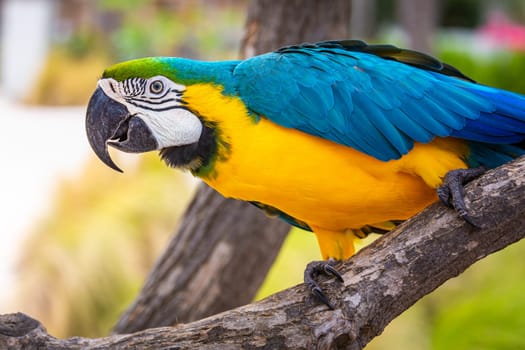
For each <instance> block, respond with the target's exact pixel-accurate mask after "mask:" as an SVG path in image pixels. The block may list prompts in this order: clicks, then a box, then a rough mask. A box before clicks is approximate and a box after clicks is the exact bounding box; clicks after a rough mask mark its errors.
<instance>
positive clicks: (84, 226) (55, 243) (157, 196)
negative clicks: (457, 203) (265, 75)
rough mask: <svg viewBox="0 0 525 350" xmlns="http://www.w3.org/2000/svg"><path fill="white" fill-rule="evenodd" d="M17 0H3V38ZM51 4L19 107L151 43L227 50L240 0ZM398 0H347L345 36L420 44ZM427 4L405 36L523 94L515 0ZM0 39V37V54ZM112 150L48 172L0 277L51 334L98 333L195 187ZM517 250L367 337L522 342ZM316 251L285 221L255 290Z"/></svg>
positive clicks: (454, 344)
mask: <svg viewBox="0 0 525 350" xmlns="http://www.w3.org/2000/svg"><path fill="white" fill-rule="evenodd" d="M27 1H28V3H31V2H32V3H35V4H36V3H39V1H38V0H27ZM42 1H44V2H46V1H47V0H42ZM15 2H17V0H0V5H2V7H1V9H2V10H1V12H0V15H2V18H3V19H2V21H3V27H2V28H3V29H2V35H3V38H4V39H3V42H0V43H2V44H5V42H7V39H5V38H6V36H7V35H9V32H10V31H9V30H8V27H7V25H6V23H8V22H9V21H8V20H7V19H6V16H7V15H8V14H12V12H10V11H11V9H9V6H16V5H13V3H15ZM431 2H432V1H431ZM49 3H52V9H51V13H52V15H51V16H52V19H53V23H54V24H53V25H52V26H50V28H51V29H50V31H51V33H52V34H51V35H50V36H49V45H48V46H47V49H46V52H45V60H44V62H42V64H41V67H40V68H39V70H38V74H37V75H36V78H35V79H34V83H33V84H31V85H30V86H27V87H26V89H25V93H23V94H18V95H17V94H10V90H9V84H8V79H7V78H6V76H7V75H8V73H6V72H7V71H8V70H9V69H12V67H8V68H7V69H6V70H3V72H4V73H3V77H2V78H4V79H3V80H2V81H3V83H2V93H0V99H1V98H3V99H5V100H9V101H11V102H10V103H14V104H16V105H20V106H27V105H30V106H36V107H28V108H44V107H43V106H55V107H54V108H56V106H59V105H82V106H84V105H85V104H86V103H87V99H88V98H89V96H90V94H91V93H92V91H93V88H94V85H95V83H96V80H97V79H98V77H99V76H100V74H101V72H102V70H103V69H104V67H106V66H107V65H109V64H111V63H113V62H116V61H121V60H125V59H129V58H135V57H141V56H152V55H168V56H169V55H176V56H185V57H191V58H198V59H208V60H218V59H229V58H236V57H237V55H238V50H239V43H240V41H241V38H242V34H243V24H244V19H245V14H246V8H247V4H248V1H247V0H246V1H245V0H216V1H189V0H178V1H177V0H173V1H168V0H165V1H160V0H157V1H148V0H133V1H131V0H99V1H81V0H75V1H66V0H63V1H49ZM370 3H373V4H374V6H373V7H372V10H370V9H369V8H368V7H367V6H370ZM403 3H410V1H387V0H378V1H371V0H368V1H357V0H354V1H353V4H354V9H353V10H354V11H355V13H357V14H363V15H362V16H365V14H366V17H364V20H363V18H362V17H359V18H361V19H360V20H359V21H358V20H355V22H356V23H352V24H351V26H352V31H353V37H354V38H364V39H367V40H368V41H370V42H390V43H394V44H397V45H400V46H417V43H418V41H417V40H413V39H414V38H415V37H416V36H417V35H419V34H421V33H415V32H414V31H410V30H409V29H407V28H410V25H409V24H407V23H406V21H409V20H407V19H406V18H407V17H409V18H410V16H412V17H413V16H416V17H417V14H414V13H411V14H410V13H409V14H408V15H407V14H406V13H402V11H405V12H406V11H410V10H409V9H410V7H407V6H406V4H405V5H403ZM35 6H36V5H35ZM432 6H434V8H433V11H431V18H429V19H428V21H427V22H431V23H432V25H431V27H430V29H429V34H426V35H427V37H428V38H426V39H428V42H429V43H430V44H429V45H428V47H416V48H418V49H424V50H429V51H431V52H432V53H433V54H434V55H435V56H437V57H439V58H441V59H442V60H444V61H446V62H447V63H450V64H452V65H454V66H456V67H457V68H459V69H460V70H462V71H463V72H464V73H465V74H466V75H468V76H470V77H472V78H473V79H475V80H477V81H479V82H481V83H483V84H488V85H493V86H497V87H501V88H504V89H508V90H512V91H516V92H521V93H525V82H524V79H523V78H522V77H523V76H525V26H524V25H523V24H524V23H525V4H524V2H523V1H521V0H520V1H510V0H508V1H503V0H499V1H486V2H481V1H475V0H472V1H468V0H461V1H433V4H432ZM359 11H361V12H359ZM360 16H361V15H360ZM403 18H405V19H403ZM357 22H359V23H357ZM349 25H350V24H349ZM6 32H7V34H6ZM13 35H14V34H13ZM419 45H421V44H419ZM423 45H424V44H423ZM6 50H7V48H6V45H3V46H2V51H3V57H4V59H3V63H4V64H5V63H6V62H7V61H9V60H8V59H7V58H5V57H6V52H5V51H6ZM0 102H1V100H0ZM20 108H26V107H20ZM46 108H47V107H46ZM82 117H83V116H82V115H78V116H75V118H82ZM118 157H122V156H121V155H115V158H117V160H119V159H118ZM119 161H120V162H123V163H124V165H125V169H126V174H125V176H122V175H120V174H114V173H112V172H110V171H108V170H107V169H106V168H105V167H103V165H101V164H100V163H99V162H98V161H96V160H95V159H93V158H92V157H91V158H89V159H88V160H87V161H86V162H85V164H84V165H83V166H82V169H80V170H79V171H78V172H77V173H75V174H74V175H70V176H63V177H60V178H58V179H55V180H56V181H57V185H56V186H55V190H54V192H53V193H54V195H53V196H52V197H50V198H48V199H47V201H48V203H49V207H47V208H46V210H44V212H43V214H41V215H40V216H39V218H38V219H31V220H34V221H33V222H31V225H30V227H31V229H30V232H29V233H27V235H25V236H24V237H25V239H24V243H23V245H22V246H21V247H22V248H21V252H20V253H19V254H18V255H17V256H18V263H17V265H16V271H15V272H14V275H15V278H14V282H12V283H9V284H8V285H7V284H5V285H3V286H2V288H6V289H10V290H11V291H12V293H11V294H12V295H14V296H16V298H14V299H9V301H8V302H5V301H4V303H3V304H7V303H8V304H9V309H16V310H19V311H23V312H26V313H28V314H30V315H31V316H33V317H35V318H37V319H39V320H40V321H42V322H43V324H44V325H45V326H46V327H47V329H48V331H49V332H50V334H53V335H55V336H58V337H67V336H73V335H82V336H93V337H94V336H103V335H106V334H108V332H109V331H110V329H111V327H112V326H113V325H114V324H115V322H116V320H117V318H118V317H119V315H120V313H121V312H123V311H124V310H125V308H126V307H127V305H129V303H130V302H131V301H132V300H133V298H134V296H135V295H136V294H137V292H138V290H139V288H140V287H141V284H142V283H143V281H144V278H145V276H146V274H147V272H148V270H149V269H150V268H151V266H152V264H153V263H154V261H155V259H156V257H157V256H158V255H159V254H160V253H161V252H162V250H163V248H164V247H165V245H166V243H167V241H168V239H169V237H170V234H171V233H172V232H174V230H175V228H176V226H177V222H178V218H179V216H180V215H181V214H182V213H183V211H184V208H185V206H186V204H187V203H188V201H189V199H190V198H191V195H192V193H193V190H194V188H195V181H193V180H192V179H190V178H189V177H188V176H185V175H184V174H182V173H179V172H177V171H174V170H171V169H168V168H167V167H165V166H164V164H163V163H161V162H159V161H158V159H157V156H156V155H146V156H141V157H136V158H132V159H127V158H125V159H120V160H119ZM34 174H35V176H38V170H35V173H34ZM3 205H7V206H8V205H9V203H3ZM2 239H4V238H2ZM5 239H9V238H5ZM523 253H525V243H524V242H522V243H518V244H515V245H513V246H511V247H509V248H507V249H505V250H504V251H502V252H499V253H497V254H494V255H493V256H490V257H488V258H486V259H484V260H482V261H481V262H479V263H477V264H476V265H474V266H473V267H472V268H470V269H469V270H468V271H466V272H465V273H464V274H462V275H461V276H459V277H457V278H455V279H453V280H451V281H449V282H447V283H446V284H445V285H443V286H442V287H440V288H439V289H438V290H437V291H435V292H433V293H432V294H431V295H429V296H427V297H425V298H424V299H422V300H421V301H419V302H418V303H417V304H416V305H415V306H414V307H412V308H411V309H409V310H408V311H407V312H405V313H404V314H403V315H401V316H400V317H399V318H398V319H396V320H395V321H394V322H392V324H391V325H389V326H388V327H387V329H386V330H385V332H384V334H383V335H381V336H380V337H378V338H377V339H375V340H373V342H372V343H371V344H370V345H369V346H368V347H367V349H375V350H378V349H408V350H410V349H478V350H479V349H525V336H524V334H525V333H524V331H525V320H524V318H523V317H522V315H523V314H525V301H524V299H523V298H522V297H521V295H522V291H523V290H524V289H525V263H524V262H523V260H521V257H522V256H521V254H523ZM319 258H320V255H319V252H318V248H317V244H316V241H315V237H314V236H313V235H312V234H311V233H306V232H302V231H300V230H292V232H291V233H290V235H289V237H288V239H287V241H286V242H285V245H284V247H283V249H282V251H281V253H280V255H279V257H278V259H277V261H276V263H275V265H274V267H273V268H272V270H271V272H270V274H269V276H268V277H267V280H266V282H265V284H264V285H263V287H262V288H261V290H260V291H259V293H258V298H263V297H264V296H266V295H269V294H271V293H273V292H275V291H278V290H281V289H284V288H286V287H289V286H292V285H295V284H298V283H300V282H301V281H302V274H303V269H304V267H305V265H306V263H307V262H309V261H311V260H314V259H319ZM3 304H2V303H0V305H3ZM0 312H2V310H1V309H0Z"/></svg>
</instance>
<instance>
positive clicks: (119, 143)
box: [86, 87, 158, 172]
mask: <svg viewBox="0 0 525 350" xmlns="http://www.w3.org/2000/svg"><path fill="white" fill-rule="evenodd" d="M86 133H87V137H88V140H89V144H90V145H91V148H93V151H95V154H96V155H97V156H98V157H99V158H100V160H102V161H103V162H104V163H105V164H106V165H107V166H109V167H110V168H112V169H114V170H117V171H120V172H122V170H121V169H120V168H119V167H118V166H117V165H116V164H115V163H114V162H113V160H112V159H111V157H110V155H109V152H108V144H109V145H111V146H113V147H115V148H117V149H119V150H121V151H124V152H132V153H138V152H147V151H152V150H155V149H157V147H158V143H157V140H156V139H155V137H154V136H153V134H152V133H151V130H150V129H149V127H148V126H147V125H146V123H145V122H144V121H143V120H142V119H140V117H138V116H133V115H130V113H129V111H128V109H127V108H126V106H124V105H123V104H121V103H119V102H117V101H115V100H113V99H112V98H110V97H108V96H107V95H106V94H105V93H104V91H103V90H102V88H100V87H97V89H96V90H95V92H94V93H93V96H91V99H90V100H89V104H88V108H87V113H86Z"/></svg>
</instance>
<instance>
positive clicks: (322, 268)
mask: <svg viewBox="0 0 525 350" xmlns="http://www.w3.org/2000/svg"><path fill="white" fill-rule="evenodd" d="M337 262H338V261H337V260H333V259H330V260H327V261H312V262H310V263H308V265H306V269H305V270H304V284H306V286H307V287H308V289H310V292H311V293H312V294H313V295H314V296H315V297H316V298H317V299H319V301H321V302H322V303H323V304H325V305H326V306H328V307H329V308H330V309H332V310H334V309H335V308H334V306H333V305H332V303H331V302H330V300H329V299H328V296H327V295H326V293H325V292H324V291H323V289H322V288H321V287H320V286H319V284H318V283H317V281H316V280H315V279H316V278H317V276H319V275H320V274H324V275H328V276H330V275H332V276H335V278H336V279H337V280H338V281H339V282H344V281H343V277H342V276H341V274H340V273H339V272H338V271H337V270H336V269H335V267H334V265H335V264H336V263H337Z"/></svg>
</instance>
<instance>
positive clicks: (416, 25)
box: [399, 0, 441, 53]
mask: <svg viewBox="0 0 525 350" xmlns="http://www.w3.org/2000/svg"><path fill="white" fill-rule="evenodd" d="M440 7H441V3H440V2H439V1H437V0H400V2H399V17H400V20H401V24H402V26H403V29H404V30H405V31H406V33H407V34H408V36H409V45H408V46H409V47H410V48H412V49H414V50H418V51H423V52H427V53H430V52H432V50H431V49H432V37H433V35H434V32H435V30H436V27H437V23H438V19H439V9H440Z"/></svg>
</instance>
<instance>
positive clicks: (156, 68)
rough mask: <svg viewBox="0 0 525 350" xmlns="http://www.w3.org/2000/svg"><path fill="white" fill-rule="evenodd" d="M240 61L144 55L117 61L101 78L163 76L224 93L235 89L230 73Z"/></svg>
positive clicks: (118, 78)
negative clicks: (215, 87)
mask: <svg viewBox="0 0 525 350" xmlns="http://www.w3.org/2000/svg"><path fill="white" fill-rule="evenodd" d="M239 62H240V61H220V62H204V61H196V60H190V59H186V58H179V57H147V58H139V59H135V60H131V61H125V62H121V63H117V64H115V65H113V66H111V67H109V68H107V69H106V70H105V71H104V73H103V74H102V78H103V79H105V78H113V79H115V80H117V81H123V80H126V79H128V78H135V77H137V78H144V79H148V78H151V77H154V76H157V75H163V76H165V77H166V78H169V79H171V80H173V81H174V82H176V83H178V84H183V85H191V84H197V83H213V84H218V85H222V86H223V87H224V90H225V92H231V91H232V90H234V86H233V85H234V84H233V77H232V73H233V70H234V69H235V67H236V66H237V64H238V63H239Z"/></svg>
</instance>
